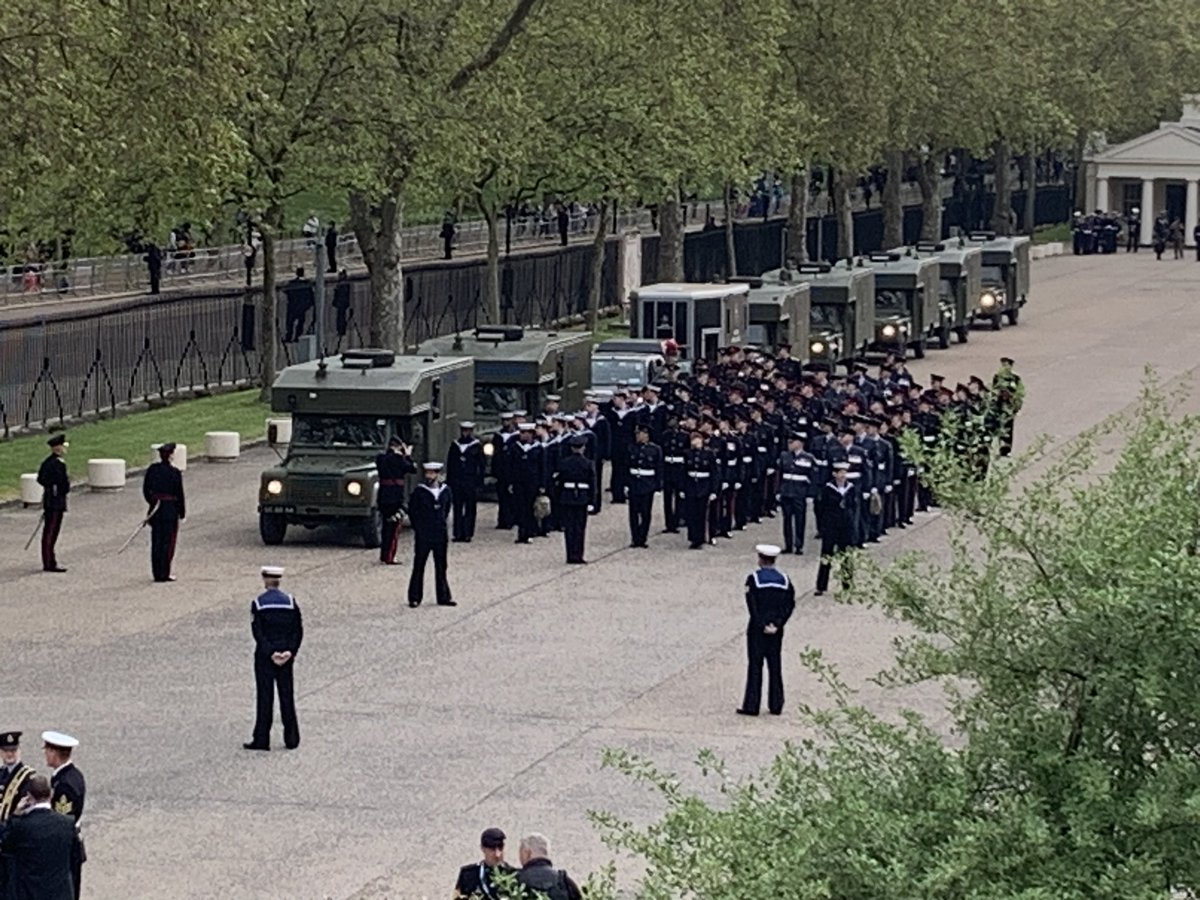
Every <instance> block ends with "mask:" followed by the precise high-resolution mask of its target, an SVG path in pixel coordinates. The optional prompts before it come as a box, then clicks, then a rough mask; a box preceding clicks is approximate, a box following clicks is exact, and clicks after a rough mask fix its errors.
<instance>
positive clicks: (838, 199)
mask: <svg viewBox="0 0 1200 900" xmlns="http://www.w3.org/2000/svg"><path fill="white" fill-rule="evenodd" d="M829 171H830V175H831V179H830V190H831V192H832V197H833V212H834V219H835V221H836V222H837V230H838V231H837V255H838V259H850V258H851V257H852V256H854V208H853V207H852V206H851V205H850V189H851V188H852V187H853V186H854V179H853V178H851V177H849V176H848V175H843V174H842V173H840V172H837V173H835V172H834V170H833V169H832V168H831V169H830V170H829Z"/></svg>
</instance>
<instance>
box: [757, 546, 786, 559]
mask: <svg viewBox="0 0 1200 900" xmlns="http://www.w3.org/2000/svg"><path fill="white" fill-rule="evenodd" d="M754 552H755V553H757V554H758V555H759V556H766V557H769V558H771V559H775V557H777V556H779V554H780V553H782V552H783V551H782V550H780V549H779V548H778V547H776V546H775V545H774V544H756V545H755V546H754Z"/></svg>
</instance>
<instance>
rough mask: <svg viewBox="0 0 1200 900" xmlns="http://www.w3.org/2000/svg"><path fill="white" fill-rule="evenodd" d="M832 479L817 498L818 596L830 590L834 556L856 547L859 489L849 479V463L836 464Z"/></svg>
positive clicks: (833, 467)
mask: <svg viewBox="0 0 1200 900" xmlns="http://www.w3.org/2000/svg"><path fill="white" fill-rule="evenodd" d="M832 471H833V480H832V481H827V482H825V484H824V486H823V487H822V488H821V492H820V493H819V494H818V495H817V502H816V504H815V506H816V513H817V527H818V528H819V529H820V531H821V565H820V567H819V568H818V569H817V589H816V592H815V593H816V595H817V596H818V597H819V596H820V595H821V594H824V593H825V592H826V591H827V590H829V572H830V569H831V568H832V565H833V555H834V554H835V553H840V552H841V551H843V550H848V549H849V548H851V547H853V546H855V541H854V530H855V519H856V515H855V513H856V510H857V509H858V497H857V494H858V487H857V485H855V484H854V482H852V481H851V480H850V478H849V474H850V463H848V462H844V461H843V462H835V463H833V466H832Z"/></svg>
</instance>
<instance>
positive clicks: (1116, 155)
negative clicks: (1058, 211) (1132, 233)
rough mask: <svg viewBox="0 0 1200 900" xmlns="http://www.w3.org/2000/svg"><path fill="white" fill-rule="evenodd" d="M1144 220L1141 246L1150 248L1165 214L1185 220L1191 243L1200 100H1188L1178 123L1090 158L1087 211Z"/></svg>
mask: <svg viewBox="0 0 1200 900" xmlns="http://www.w3.org/2000/svg"><path fill="white" fill-rule="evenodd" d="M1135 206H1136V207H1137V208H1138V209H1139V210H1140V212H1141V217H1142V234H1141V238H1140V241H1141V243H1143V244H1149V243H1150V241H1151V229H1152V228H1153V226H1154V217H1155V216H1157V215H1158V214H1159V213H1160V212H1163V211H1164V210H1165V211H1166V213H1167V215H1168V216H1169V217H1171V218H1175V217H1179V218H1180V219H1182V220H1183V225H1184V233H1185V234H1186V235H1187V236H1188V239H1189V240H1190V238H1191V235H1192V228H1194V227H1195V226H1196V224H1197V223H1198V222H1200V94H1192V95H1189V96H1187V97H1184V98H1183V115H1182V116H1180V118H1179V121H1178V122H1162V123H1160V124H1159V127H1158V128H1156V129H1155V130H1154V131H1151V132H1150V133H1149V134H1143V135H1142V136H1141V137H1136V138H1134V139H1133V140H1130V141H1126V142H1125V143H1123V144H1116V145H1115V146H1112V147H1108V148H1106V149H1105V150H1103V151H1101V152H1099V153H1095V154H1093V155H1092V156H1089V157H1088V158H1087V209H1086V210H1084V212H1091V211H1092V210H1095V209H1103V210H1106V211H1107V210H1112V211H1115V212H1118V213H1121V214H1122V215H1128V214H1129V212H1130V211H1131V210H1132V209H1133V207H1135Z"/></svg>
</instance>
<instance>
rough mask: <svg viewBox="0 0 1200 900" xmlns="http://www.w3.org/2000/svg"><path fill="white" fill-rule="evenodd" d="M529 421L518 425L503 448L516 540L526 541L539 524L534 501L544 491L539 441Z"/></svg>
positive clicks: (542, 464)
mask: <svg viewBox="0 0 1200 900" xmlns="http://www.w3.org/2000/svg"><path fill="white" fill-rule="evenodd" d="M535 428H536V426H535V425H534V424H533V423H532V422H522V423H521V424H520V425H518V426H517V430H518V432H519V433H518V437H517V439H516V440H515V441H512V442H511V443H510V444H509V445H508V449H507V450H506V451H505V465H506V467H507V469H508V474H509V480H510V490H511V491H512V496H513V515H514V516H515V518H516V523H517V539H516V541H515V543H518V544H528V543H529V541H530V539H531V538H532V537H533V536H534V534H536V533H537V530H538V525H537V521H536V519H535V518H534V515H533V503H534V501H535V500H536V499H537V498H538V496H539V495H540V494H544V493H545V492H546V467H545V458H544V455H543V451H542V445H541V444H540V443H538V442H537V441H536V440H535V438H536V435H535V434H534V429H535Z"/></svg>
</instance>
